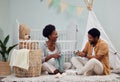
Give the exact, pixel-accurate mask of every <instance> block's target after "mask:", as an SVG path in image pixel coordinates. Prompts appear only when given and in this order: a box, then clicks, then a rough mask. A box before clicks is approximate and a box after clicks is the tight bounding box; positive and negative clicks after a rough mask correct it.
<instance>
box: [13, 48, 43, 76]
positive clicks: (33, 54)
mask: <svg viewBox="0 0 120 82" xmlns="http://www.w3.org/2000/svg"><path fill="white" fill-rule="evenodd" d="M21 61H22V60H21ZM41 65H42V63H41V51H40V50H30V53H29V69H28V70H25V69H22V68H19V67H15V66H14V67H13V70H14V74H15V76H17V77H36V76H40V75H41Z"/></svg>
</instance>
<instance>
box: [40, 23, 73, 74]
mask: <svg viewBox="0 0 120 82" xmlns="http://www.w3.org/2000/svg"><path fill="white" fill-rule="evenodd" d="M43 36H44V37H45V38H47V39H48V40H47V41H46V42H45V43H44V44H43V46H42V52H43V59H42V62H43V70H46V71H47V72H48V73H49V74H57V73H62V72H63V71H64V66H65V65H66V66H65V67H66V68H65V69H68V68H70V67H71V64H70V63H69V64H64V55H63V54H61V49H60V45H59V44H58V43H57V42H56V41H57V38H58V34H57V31H56V29H55V26H54V25H51V24H49V25H47V26H45V28H44V29H43Z"/></svg>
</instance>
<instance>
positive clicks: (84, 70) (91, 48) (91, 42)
mask: <svg viewBox="0 0 120 82" xmlns="http://www.w3.org/2000/svg"><path fill="white" fill-rule="evenodd" d="M76 54H77V55H78V56H79V57H73V58H72V59H71V62H72V64H73V66H75V68H76V69H77V70H76V73H77V74H86V75H94V74H95V75H108V74H110V66H109V50H108V45H107V43H106V42H105V41H104V40H102V39H100V31H99V30H98V29H96V28H92V29H90V30H89V31H88V42H87V43H86V45H85V47H84V49H83V51H78V52H77V53H76ZM83 57H85V58H86V59H87V60H88V61H87V62H85V60H83ZM85 58H84V59H85Z"/></svg>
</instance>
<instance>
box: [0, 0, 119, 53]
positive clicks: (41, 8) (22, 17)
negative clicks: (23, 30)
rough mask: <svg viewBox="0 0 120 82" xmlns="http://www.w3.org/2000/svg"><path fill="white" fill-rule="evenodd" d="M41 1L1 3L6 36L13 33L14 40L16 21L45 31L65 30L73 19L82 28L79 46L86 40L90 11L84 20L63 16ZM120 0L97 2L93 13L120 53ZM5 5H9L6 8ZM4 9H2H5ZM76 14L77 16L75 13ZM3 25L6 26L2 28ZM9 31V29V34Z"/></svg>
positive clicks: (86, 13) (9, 1) (20, 0)
mask: <svg viewBox="0 0 120 82" xmlns="http://www.w3.org/2000/svg"><path fill="white" fill-rule="evenodd" d="M40 1H41V0H0V10H2V12H3V13H0V17H2V19H4V20H2V19H1V18H0V25H2V27H1V28H2V30H3V31H4V33H5V34H7V33H10V34H11V37H12V36H13V35H14V34H13V33H12V32H13V31H14V26H15V20H16V19H18V21H19V22H20V23H25V24H28V25H29V26H30V27H31V28H43V27H44V26H45V25H46V24H49V23H51V24H54V25H55V26H56V27H57V29H65V28H66V27H67V25H68V24H69V23H70V21H71V20H72V19H73V20H75V21H76V23H78V27H79V36H78V37H79V44H78V47H80V46H81V42H82V39H83V36H84V31H85V27H86V23H87V16H88V11H87V9H86V8H84V11H83V13H82V15H81V16H80V17H78V16H77V15H75V14H71V13H68V12H67V11H66V12H64V13H60V11H59V9H58V8H53V7H48V6H47V3H46V1H47V0H43V2H40ZM67 1H69V2H71V3H72V2H74V1H83V0H67ZM119 3H120V0H94V6H93V10H94V11H95V13H96V16H97V17H98V20H99V21H100V22H101V24H102V25H103V27H104V30H105V31H106V33H107V34H108V36H109V37H110V39H111V40H112V42H113V44H114V45H115V47H116V48H117V49H118V50H119V51H120V47H119V46H120V42H119V40H120V38H119V36H118V35H120V32H119V30H120V28H119V26H120V23H119V21H120V17H119V14H120V9H118V8H119V7H120V5H119ZM3 4H5V5H3ZM1 7H2V8H1ZM74 13H75V12H74ZM1 23H2V24H1ZM7 27H9V29H8V30H6V29H7Z"/></svg>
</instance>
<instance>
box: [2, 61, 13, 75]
mask: <svg viewBox="0 0 120 82" xmlns="http://www.w3.org/2000/svg"><path fill="white" fill-rule="evenodd" d="M10 74H11V69H10V66H9V62H1V61H0V76H5V75H10Z"/></svg>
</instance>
